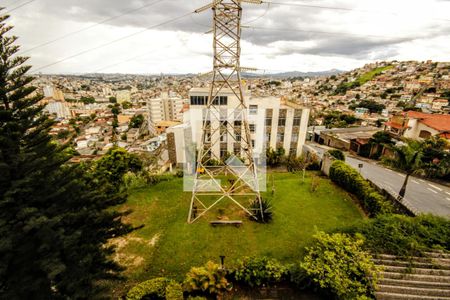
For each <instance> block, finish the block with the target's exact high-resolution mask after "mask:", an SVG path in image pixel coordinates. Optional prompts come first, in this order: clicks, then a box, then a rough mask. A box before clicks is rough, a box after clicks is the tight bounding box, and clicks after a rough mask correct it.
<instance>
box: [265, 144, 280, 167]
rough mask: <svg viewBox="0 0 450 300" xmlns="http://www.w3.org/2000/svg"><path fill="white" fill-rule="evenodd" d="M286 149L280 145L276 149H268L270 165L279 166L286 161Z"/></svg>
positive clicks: (267, 154) (268, 162) (268, 163)
mask: <svg viewBox="0 0 450 300" xmlns="http://www.w3.org/2000/svg"><path fill="white" fill-rule="evenodd" d="M284 155H285V150H284V148H282V147H278V148H277V149H276V150H273V149H272V148H268V149H266V163H267V165H268V166H269V167H279V166H281V165H282V164H283V163H284Z"/></svg>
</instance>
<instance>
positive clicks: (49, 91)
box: [43, 85, 64, 101]
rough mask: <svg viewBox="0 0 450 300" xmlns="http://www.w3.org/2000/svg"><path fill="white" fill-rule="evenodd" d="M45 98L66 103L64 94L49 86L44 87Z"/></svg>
mask: <svg viewBox="0 0 450 300" xmlns="http://www.w3.org/2000/svg"><path fill="white" fill-rule="evenodd" d="M43 90H44V97H46V98H53V99H55V100H60V101H64V93H63V92H62V91H61V90H59V89H57V88H55V87H54V86H51V85H47V86H45V87H44V89H43Z"/></svg>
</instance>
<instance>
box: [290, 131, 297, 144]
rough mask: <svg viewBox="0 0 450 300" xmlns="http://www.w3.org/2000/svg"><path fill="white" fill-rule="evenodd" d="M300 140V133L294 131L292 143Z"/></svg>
mask: <svg viewBox="0 0 450 300" xmlns="http://www.w3.org/2000/svg"><path fill="white" fill-rule="evenodd" d="M297 142H298V133H293V134H292V138H291V143H297Z"/></svg>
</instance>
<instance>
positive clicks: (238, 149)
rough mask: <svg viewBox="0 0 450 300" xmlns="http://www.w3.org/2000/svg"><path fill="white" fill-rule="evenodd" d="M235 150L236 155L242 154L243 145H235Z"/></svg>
mask: <svg viewBox="0 0 450 300" xmlns="http://www.w3.org/2000/svg"><path fill="white" fill-rule="evenodd" d="M233 152H234V155H240V154H241V147H240V146H234V148H233Z"/></svg>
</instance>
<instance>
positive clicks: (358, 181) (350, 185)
mask: <svg viewBox="0 0 450 300" xmlns="http://www.w3.org/2000/svg"><path fill="white" fill-rule="evenodd" d="M330 179H331V180H332V181H333V182H335V183H337V184H338V185H339V186H341V187H342V188H343V189H345V190H346V191H348V192H350V193H353V194H354V195H356V197H358V199H359V201H360V203H361V206H362V207H363V208H364V210H365V211H366V212H367V213H368V214H369V216H371V217H374V216H376V215H378V214H384V213H390V212H392V211H393V210H394V207H393V205H392V203H390V202H389V201H388V200H386V199H385V198H384V197H383V196H382V195H381V194H379V193H378V192H377V191H376V190H375V189H374V188H373V187H372V186H371V185H370V184H369V182H368V181H367V180H365V179H364V178H363V177H362V176H361V175H360V174H359V173H358V172H357V171H356V170H355V169H353V168H352V167H350V166H349V165H347V164H346V163H345V162H343V161H340V160H336V161H334V162H333V163H332V164H331V167H330Z"/></svg>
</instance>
